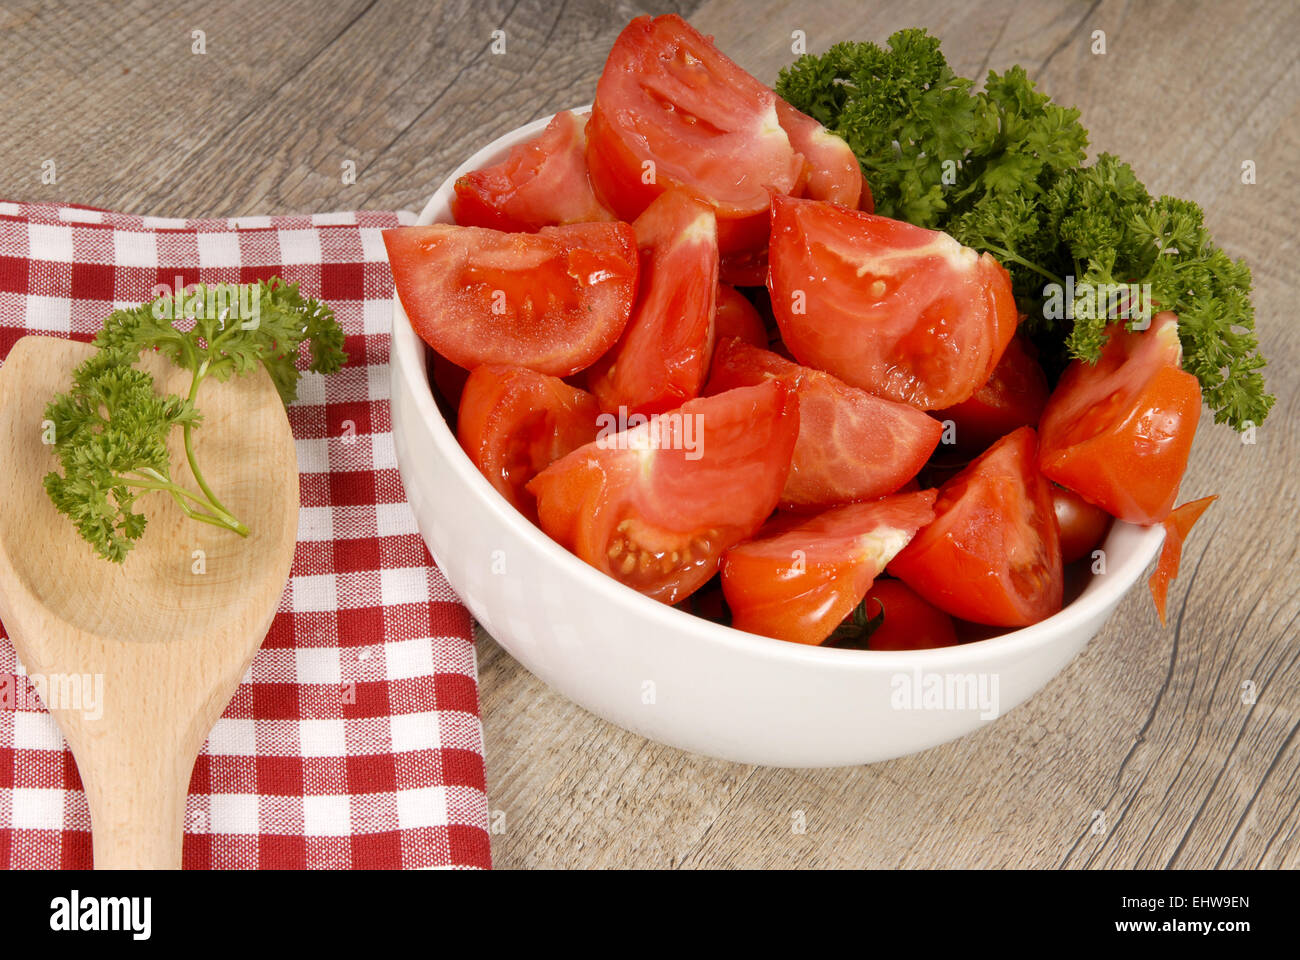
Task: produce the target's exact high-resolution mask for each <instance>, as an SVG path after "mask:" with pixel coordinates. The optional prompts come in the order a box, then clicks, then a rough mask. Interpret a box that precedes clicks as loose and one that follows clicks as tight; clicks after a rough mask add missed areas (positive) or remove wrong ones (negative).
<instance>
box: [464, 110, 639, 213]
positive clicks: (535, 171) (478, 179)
mask: <svg viewBox="0 0 1300 960" xmlns="http://www.w3.org/2000/svg"><path fill="white" fill-rule="evenodd" d="M586 127H587V117H586V116H579V115H577V114H576V113H573V112H572V111H567V110H566V111H565V112H563V113H557V114H556V115H555V116H554V117H553V118H552V119H551V122H550V123H548V124H547V125H546V129H545V130H543V131H542V132H541V133H540V134H539V135H538V136H536V137H534V138H533V139H532V140H529V141H527V142H526V143H521V144H518V145H517V146H514V147H511V148H510V154H509V156H507V157H506V159H505V160H503V161H502V162H501V163H498V164H496V165H495V166H491V167H484V168H483V169H482V170H474V171H473V172H471V173H467V174H465V175H464V176H462V177H460V178H459V179H458V180H457V181H456V196H455V198H454V199H453V200H452V201H451V212H452V215H453V216H454V217H455V218H456V222H457V223H459V224H460V225H461V226H462V227H491V228H492V229H494V230H506V231H509V232H514V233H531V232H533V231H535V230H539V229H540V228H542V227H553V226H557V225H559V224H565V223H584V222H587V221H592V220H613V219H614V218H613V216H612V215H611V214H610V212H609V211H608V210H606V209H605V208H604V207H602V206H601V205H600V203H599V201H597V200H596V195H595V193H593V192H592V189H591V181H590V180H589V179H588V177H587V158H586V153H587V135H586Z"/></svg>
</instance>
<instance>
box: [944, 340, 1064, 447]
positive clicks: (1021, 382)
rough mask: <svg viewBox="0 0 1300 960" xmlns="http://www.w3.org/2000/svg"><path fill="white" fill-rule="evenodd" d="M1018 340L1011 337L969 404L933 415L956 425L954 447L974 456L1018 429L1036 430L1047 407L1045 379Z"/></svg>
mask: <svg viewBox="0 0 1300 960" xmlns="http://www.w3.org/2000/svg"><path fill="white" fill-rule="evenodd" d="M1031 349H1032V348H1031V347H1029V346H1028V345H1027V344H1026V343H1025V341H1024V340H1023V339H1021V338H1020V337H1012V338H1011V341H1010V342H1009V343H1008V344H1007V349H1006V350H1005V351H1004V352H1003V354H1002V359H1001V360H999V361H998V365H997V366H996V367H994V368H993V375H992V376H990V377H989V378H988V380H987V381H985V383H984V385H983V386H982V387H980V388H979V389H978V390H976V391H975V393H974V394H973V395H972V396H971V397H970V399H968V400H963V401H962V402H961V403H959V404H957V405H956V406H952V407H949V408H948V409H946V410H939V411H936V413H935V416H936V417H938V418H939V419H940V420H951V421H952V422H953V424H954V425H955V428H956V429H955V431H954V432H955V434H956V441H957V442H956V447H957V449H959V450H965V451H969V452H971V453H977V452H979V451H981V450H985V449H987V448H988V447H989V446H991V445H992V444H993V442H994V441H995V440H998V439H1000V438H1001V437H1005V436H1006V435H1007V434H1008V433H1010V432H1011V431H1012V430H1014V429H1016V428H1017V427H1036V426H1038V419H1039V417H1041V416H1042V415H1043V408H1044V407H1046V406H1047V397H1048V393H1049V391H1048V389H1047V375H1046V374H1045V373H1043V368H1042V367H1041V366H1039V364H1038V361H1037V360H1035V359H1034V357H1033V355H1032V354H1031V353H1030V350H1031Z"/></svg>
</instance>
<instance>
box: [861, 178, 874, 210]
mask: <svg viewBox="0 0 1300 960" xmlns="http://www.w3.org/2000/svg"><path fill="white" fill-rule="evenodd" d="M858 209H859V210H861V211H862V212H863V213H875V212H876V198H875V197H874V196H873V195H872V193H871V184H869V183H867V175H866V174H865V173H864V174H863V175H862V199H861V200H859V201H858Z"/></svg>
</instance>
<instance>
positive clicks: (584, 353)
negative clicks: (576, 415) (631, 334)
mask: <svg viewBox="0 0 1300 960" xmlns="http://www.w3.org/2000/svg"><path fill="white" fill-rule="evenodd" d="M384 244H385V245H386V246H387V248H388V260H389V263H390V264H391V265H392V268H393V282H394V284H395V285H396V287H397V293H398V296H399V297H400V298H401V301H402V307H403V308H404V309H405V310H406V314H407V316H408V317H410V320H411V325H412V326H413V327H414V328H415V331H416V333H418V334H419V335H420V336H421V337H422V338H423V339H424V342H425V343H427V344H428V345H429V346H431V347H432V348H433V349H434V350H435V351H437V352H438V353H440V354H442V355H443V356H444V357H446V358H447V359H448V360H450V361H451V362H452V363H454V364H456V365H457V366H460V367H464V368H465V369H467V370H472V369H473V368H475V367H478V366H482V365H483V364H485V363H506V364H512V365H515V366H521V367H529V368H530V369H533V370H537V371H538V372H540V373H549V374H551V375H552V376H559V377H563V376H568V375H569V374H571V373H575V372H577V371H578V370H581V369H582V368H583V367H586V366H588V365H589V364H591V363H592V362H593V361H595V360H596V359H597V358H598V357H599V356H601V354H603V353H605V352H606V351H607V350H608V349H609V348H610V347H611V346H613V344H614V342H615V341H616V340H617V339H618V337H619V335H620V334H621V333H622V332H623V328H624V327H625V326H626V325H627V321H628V317H629V316H631V313H632V300H633V297H634V295H635V293H636V283H637V256H636V235H635V234H634V233H633V231H632V228H631V227H630V226H629V225H628V224H626V223H575V224H571V225H569V226H565V227H543V228H542V229H541V230H540V231H538V232H537V233H500V232H498V231H496V230H485V229H482V228H480V227H456V226H451V225H449V224H434V225H432V226H425V227H398V228H396V229H393V230H385V231H384Z"/></svg>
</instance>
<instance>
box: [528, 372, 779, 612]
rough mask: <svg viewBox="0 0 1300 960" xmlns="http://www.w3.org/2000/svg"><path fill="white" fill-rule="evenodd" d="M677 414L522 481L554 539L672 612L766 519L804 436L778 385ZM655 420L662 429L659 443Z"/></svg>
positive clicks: (697, 403) (601, 441)
mask: <svg viewBox="0 0 1300 960" xmlns="http://www.w3.org/2000/svg"><path fill="white" fill-rule="evenodd" d="M675 413H680V415H681V417H680V418H677V417H675ZM675 413H670V414H666V415H663V416H661V417H660V418H658V419H657V420H656V421H652V422H651V423H648V424H644V425H642V426H639V427H635V428H633V429H630V430H627V431H626V432H624V433H622V434H617V435H616V436H613V437H611V436H608V435H606V436H599V435H598V436H597V439H596V441H595V442H594V443H589V444H587V445H586V446H585V447H580V448H579V449H577V450H575V451H573V452H572V453H570V454H569V455H568V456H566V457H563V458H562V459H560V460H559V461H557V462H556V463H553V464H551V465H550V466H549V467H547V468H546V469H545V470H543V471H542V472H541V473H539V474H538V475H537V476H536V477H534V478H533V480H532V481H531V482H530V483H529V484H528V490H529V492H531V493H532V494H533V495H534V496H536V497H537V506H538V516H539V519H540V522H541V526H542V529H543V530H545V531H546V532H547V534H549V535H550V536H551V537H552V539H554V540H555V541H556V542H558V543H559V544H560V545H561V546H563V547H565V548H567V549H568V550H570V551H572V552H573V553H574V554H576V555H577V556H578V557H579V558H581V559H582V560H584V561H586V562H587V563H589V564H590V565H591V566H593V567H595V568H596V569H597V570H600V571H601V572H602V573H605V574H608V575H609V576H611V577H614V578H615V579H617V580H619V581H620V582H622V583H624V584H626V585H628V586H630V587H632V588H633V589H635V590H639V591H640V592H642V593H644V594H646V595H647V596H649V597H652V598H653V599H655V600H660V601H662V602H664V603H668V604H675V603H679V602H680V601H681V600H683V599H684V598H686V597H688V596H690V595H691V594H692V593H693V592H694V591H696V590H698V589H699V588H700V587H701V586H703V585H704V584H705V583H706V582H708V580H709V579H710V578H711V577H712V576H713V575H714V574H715V573H716V572H717V569H718V560H719V558H720V557H721V556H722V553H723V551H725V550H726V549H728V548H729V547H731V546H733V545H734V544H736V543H738V542H740V541H741V540H744V539H745V538H747V537H750V536H752V535H753V534H754V532H755V531H756V530H758V528H759V527H760V526H761V525H762V523H763V521H764V520H765V519H766V518H767V516H768V515H769V514H771V512H772V510H773V509H774V508H775V507H776V503H777V500H778V499H779V498H780V495H781V488H782V487H783V486H784V485H785V479H786V475H787V474H788V473H789V472H790V456H791V454H792V453H793V452H794V442H795V437H796V436H797V435H798V432H799V401H798V397H797V396H796V395H795V392H794V390H793V389H792V388H791V387H790V386H788V385H787V384H785V383H782V382H780V381H772V382H770V383H765V384H762V385H760V386H757V387H742V388H740V389H737V390H731V391H729V392H727V393H724V394H719V395H718V396H716V397H708V398H700V399H697V400H691V401H688V402H687V403H685V404H683V405H682V408H681V410H680V411H676V412H675ZM688 422H689V423H690V424H691V425H692V426H691V428H690V429H693V430H694V431H695V435H696V438H697V442H696V451H695V453H692V451H691V449H690V448H689V444H687V443H686V440H687V439H688V438H687V434H686V430H687V427H686V424H687V423H688ZM656 423H657V424H659V425H661V427H662V425H663V424H667V425H668V426H667V427H666V428H665V429H666V430H667V433H666V434H665V435H664V436H663V438H662V439H661V441H660V442H659V443H658V444H657V445H654V444H652V443H651V439H652V433H651V428H652V427H653V426H654V425H655V424H656ZM638 446H642V447H646V449H637V447H638ZM695 454H698V456H696V455H695Z"/></svg>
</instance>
